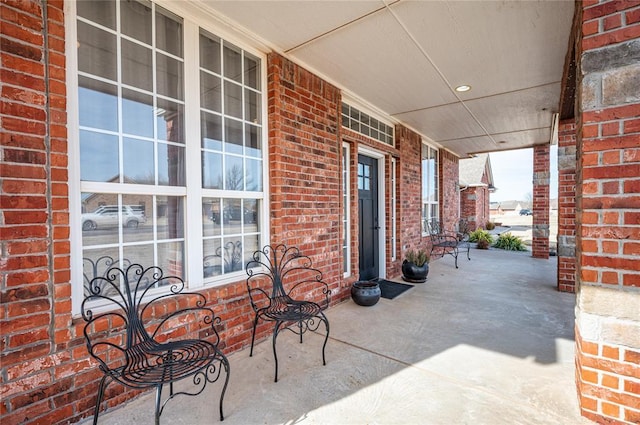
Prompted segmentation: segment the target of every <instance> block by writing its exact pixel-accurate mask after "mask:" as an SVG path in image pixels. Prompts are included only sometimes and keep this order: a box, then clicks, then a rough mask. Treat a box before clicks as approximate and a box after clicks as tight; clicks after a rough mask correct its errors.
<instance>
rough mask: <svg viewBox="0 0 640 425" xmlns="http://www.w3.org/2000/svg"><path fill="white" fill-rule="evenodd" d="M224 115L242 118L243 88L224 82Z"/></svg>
mask: <svg viewBox="0 0 640 425" xmlns="http://www.w3.org/2000/svg"><path fill="white" fill-rule="evenodd" d="M224 113H225V115H231V116H233V117H236V118H242V87H241V86H239V85H238V84H234V83H232V82H230V81H225V82H224Z"/></svg>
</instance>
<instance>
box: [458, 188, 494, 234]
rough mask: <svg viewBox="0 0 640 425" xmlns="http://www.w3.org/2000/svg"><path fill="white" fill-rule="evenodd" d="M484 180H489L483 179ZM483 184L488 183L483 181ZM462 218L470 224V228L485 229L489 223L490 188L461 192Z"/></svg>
mask: <svg viewBox="0 0 640 425" xmlns="http://www.w3.org/2000/svg"><path fill="white" fill-rule="evenodd" d="M483 180H487V178H486V177H483ZM483 183H486V182H484V181H483ZM460 218H464V219H466V220H467V221H468V223H469V228H470V229H472V230H475V229H477V228H483V229H484V227H485V225H486V224H487V222H488V221H489V188H488V187H487V186H475V187H468V188H466V189H464V190H461V191H460Z"/></svg>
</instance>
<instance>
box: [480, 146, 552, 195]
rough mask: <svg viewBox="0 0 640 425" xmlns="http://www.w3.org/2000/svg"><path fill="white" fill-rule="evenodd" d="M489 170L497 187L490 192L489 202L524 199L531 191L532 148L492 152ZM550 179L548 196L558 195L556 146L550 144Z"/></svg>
mask: <svg viewBox="0 0 640 425" xmlns="http://www.w3.org/2000/svg"><path fill="white" fill-rule="evenodd" d="M489 157H490V159H491V171H492V173H493V183H494V185H495V187H496V188H497V189H498V190H496V191H495V192H494V193H492V194H491V202H496V201H497V202H502V201H511V200H516V201H525V200H527V194H528V193H533V184H532V180H533V149H531V148H529V149H519V150H515V151H505V152H493V153H491V154H490V155H489ZM550 171H551V179H550V188H549V197H550V198H551V199H554V198H557V197H558V146H557V145H553V146H551V165H550Z"/></svg>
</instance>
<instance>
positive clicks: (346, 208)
mask: <svg viewBox="0 0 640 425" xmlns="http://www.w3.org/2000/svg"><path fill="white" fill-rule="evenodd" d="M350 163H351V147H350V146H349V144H348V143H343V144H342V202H343V203H344V205H343V207H342V211H343V217H342V226H343V232H344V233H343V234H344V235H345V236H346V237H345V238H344V240H343V241H342V244H343V245H342V250H343V251H342V252H343V264H346V267H345V269H344V273H343V276H344V277H349V276H351V212H350V211H351V208H350V206H351V167H350Z"/></svg>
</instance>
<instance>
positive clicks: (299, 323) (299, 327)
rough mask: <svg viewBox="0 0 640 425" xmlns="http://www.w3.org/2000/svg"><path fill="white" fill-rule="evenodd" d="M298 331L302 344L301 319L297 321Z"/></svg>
mask: <svg viewBox="0 0 640 425" xmlns="http://www.w3.org/2000/svg"><path fill="white" fill-rule="evenodd" d="M298 331H300V344H302V320H300V321H299V322H298Z"/></svg>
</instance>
